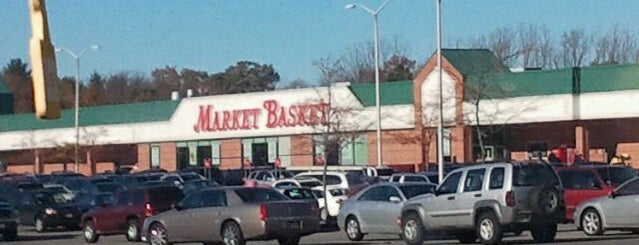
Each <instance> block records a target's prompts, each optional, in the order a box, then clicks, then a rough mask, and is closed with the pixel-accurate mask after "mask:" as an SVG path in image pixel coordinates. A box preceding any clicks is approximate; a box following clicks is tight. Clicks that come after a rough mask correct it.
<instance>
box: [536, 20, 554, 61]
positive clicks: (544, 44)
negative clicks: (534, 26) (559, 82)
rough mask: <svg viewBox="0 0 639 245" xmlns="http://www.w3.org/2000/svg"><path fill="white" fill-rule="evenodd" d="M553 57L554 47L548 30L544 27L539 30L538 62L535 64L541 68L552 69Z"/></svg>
mask: <svg viewBox="0 0 639 245" xmlns="http://www.w3.org/2000/svg"><path fill="white" fill-rule="evenodd" d="M554 56H555V45H554V42H553V38H552V36H551V34H550V30H548V28H546V27H545V26H544V27H542V29H541V36H540V43H539V56H538V57H537V58H538V59H539V60H538V61H536V62H535V63H536V64H538V66H539V67H542V68H552V67H553V62H552V61H553V57H554Z"/></svg>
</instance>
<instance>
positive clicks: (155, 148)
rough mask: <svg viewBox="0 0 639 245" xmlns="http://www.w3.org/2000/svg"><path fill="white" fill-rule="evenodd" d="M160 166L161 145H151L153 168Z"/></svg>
mask: <svg viewBox="0 0 639 245" xmlns="http://www.w3.org/2000/svg"><path fill="white" fill-rule="evenodd" d="M159 167H160V146H159V145H151V168H159Z"/></svg>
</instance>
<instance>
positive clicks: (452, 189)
mask: <svg viewBox="0 0 639 245" xmlns="http://www.w3.org/2000/svg"><path fill="white" fill-rule="evenodd" d="M460 178H461V172H456V173H453V174H451V175H449V176H448V178H446V179H445V180H444V182H443V183H442V184H441V186H440V187H439V189H438V190H437V192H438V193H439V194H450V193H456V192H457V187H458V186H459V179H460Z"/></svg>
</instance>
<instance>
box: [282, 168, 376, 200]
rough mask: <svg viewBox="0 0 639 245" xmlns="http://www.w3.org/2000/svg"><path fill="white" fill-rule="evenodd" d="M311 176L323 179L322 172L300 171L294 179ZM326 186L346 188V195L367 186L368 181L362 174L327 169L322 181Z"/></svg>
mask: <svg viewBox="0 0 639 245" xmlns="http://www.w3.org/2000/svg"><path fill="white" fill-rule="evenodd" d="M308 177H313V178H316V179H318V180H320V181H322V180H323V179H324V174H323V172H320V171H318V172H302V173H299V174H297V175H295V177H293V178H294V179H298V180H299V179H301V178H308ZM324 183H325V184H326V186H327V187H330V188H341V189H346V190H348V193H347V195H353V194H355V193H356V192H357V191H359V190H361V189H363V188H364V187H366V186H368V182H366V177H365V176H364V175H362V174H358V173H348V172H337V171H327V172H326V181H325V182H324Z"/></svg>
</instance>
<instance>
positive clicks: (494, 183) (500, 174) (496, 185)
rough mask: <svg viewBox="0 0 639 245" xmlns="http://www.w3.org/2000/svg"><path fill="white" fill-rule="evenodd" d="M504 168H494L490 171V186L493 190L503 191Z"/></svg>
mask: <svg viewBox="0 0 639 245" xmlns="http://www.w3.org/2000/svg"><path fill="white" fill-rule="evenodd" d="M504 172H505V169H504V168H493V170H491V171H490V185H489V188H490V189H491V190H495V189H501V188H502V187H504Z"/></svg>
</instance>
